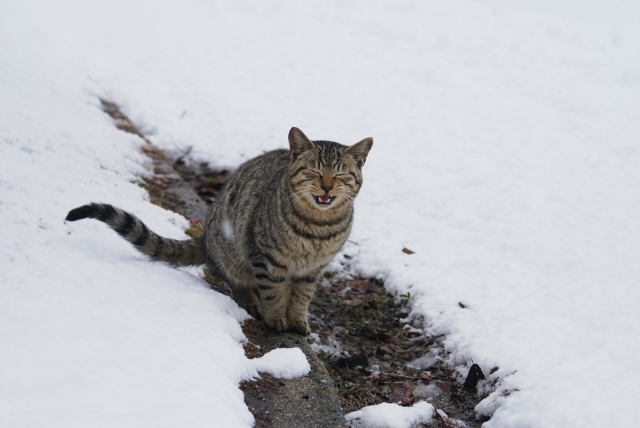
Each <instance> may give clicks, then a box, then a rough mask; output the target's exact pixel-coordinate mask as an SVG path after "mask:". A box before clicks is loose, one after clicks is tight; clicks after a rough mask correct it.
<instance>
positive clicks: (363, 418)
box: [345, 401, 434, 428]
mask: <svg viewBox="0 0 640 428" xmlns="http://www.w3.org/2000/svg"><path fill="white" fill-rule="evenodd" d="M433 412H434V410H433V406H432V405H431V404H429V403H427V402H425V401H420V402H418V403H416V404H414V405H413V406H411V407H401V406H398V405H397V404H394V403H380V404H377V405H375V406H367V407H364V408H363V409H360V410H357V411H355V412H351V413H347V415H346V416H345V417H346V419H347V421H350V422H351V424H350V426H352V427H363V428H364V427H367V428H386V427H396V428H411V427H412V426H415V425H416V424H419V423H427V422H430V421H431V418H432V416H433Z"/></svg>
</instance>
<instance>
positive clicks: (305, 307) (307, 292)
mask: <svg viewBox="0 0 640 428" xmlns="http://www.w3.org/2000/svg"><path fill="white" fill-rule="evenodd" d="M319 277H320V275H319V274H316V275H310V276H306V277H303V278H295V279H294V280H293V281H291V297H290V298H289V306H288V307H287V320H288V322H289V330H291V331H294V332H296V333H300V334H302V335H305V336H306V335H308V334H309V333H311V330H310V329H309V322H308V321H307V315H308V312H309V303H311V299H312V298H313V293H314V292H315V290H316V283H317V282H318V280H319Z"/></svg>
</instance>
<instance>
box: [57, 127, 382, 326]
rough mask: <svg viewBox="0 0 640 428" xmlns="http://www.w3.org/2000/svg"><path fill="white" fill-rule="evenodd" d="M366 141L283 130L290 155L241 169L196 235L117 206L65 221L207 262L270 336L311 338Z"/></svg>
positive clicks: (270, 155) (177, 257) (345, 231)
mask: <svg viewBox="0 0 640 428" xmlns="http://www.w3.org/2000/svg"><path fill="white" fill-rule="evenodd" d="M372 146H373V139H372V138H365V139H363V140H362V141H360V142H358V143H356V144H354V145H352V146H344V145H341V144H338V143H335V142H331V141H311V140H310V139H309V138H307V136H306V135H305V134H304V133H303V132H302V131H301V130H299V129H298V128H295V127H294V128H291V130H290V131H289V150H286V149H280V150H274V151H271V152H267V153H265V154H263V155H260V156H258V157H256V158H253V159H251V160H249V161H247V162H245V163H244V164H242V165H241V166H240V167H239V168H238V170H237V171H236V172H235V173H234V174H233V175H232V176H231V178H230V179H229V181H228V182H227V184H226V186H225V188H224V189H223V190H222V192H221V193H220V194H219V195H218V197H217V198H216V199H215V201H214V202H213V204H212V206H211V207H210V208H209V212H208V214H207V218H206V220H205V223H204V230H205V233H204V235H202V236H200V237H198V238H195V239H190V240H185V241H181V240H175V239H168V238H163V237H161V236H159V235H157V234H156V233H154V232H153V231H151V230H150V229H149V228H148V227H147V226H146V225H145V224H144V223H142V221H141V220H139V219H138V218H136V217H135V216H133V215H132V214H129V213H127V212H125V211H123V210H121V209H119V208H116V207H113V206H111V205H107V204H97V203H91V204H88V205H84V206H81V207H78V208H75V209H73V210H71V211H70V212H69V214H68V215H67V217H66V220H68V221H76V220H80V219H84V218H94V219H97V220H100V221H102V222H104V223H106V224H107V225H109V226H110V227H111V228H112V229H114V230H115V231H116V232H117V233H119V234H120V235H121V236H122V237H123V238H124V239H126V240H127V241H129V242H130V243H131V244H133V245H134V246H135V247H136V248H137V249H138V250H139V251H141V252H142V253H144V254H146V255H147V256H149V257H151V258H152V259H154V260H160V261H164V262H168V263H170V264H172V265H175V266H189V265H201V264H205V263H206V265H207V267H208V268H209V270H210V271H211V272H212V273H213V274H214V275H215V276H217V277H219V278H221V279H223V280H224V281H225V282H226V283H227V284H228V285H229V287H230V288H231V290H232V293H233V298H234V300H235V301H236V302H237V303H238V304H239V305H240V306H241V307H243V308H244V309H245V310H246V311H247V312H248V313H249V314H250V315H252V316H253V317H255V318H257V319H264V322H265V323H266V325H267V326H268V327H269V328H271V329H272V330H274V331H276V332H284V331H293V332H296V333H300V334H303V335H308V334H309V333H310V329H309V324H308V319H307V317H308V308H309V303H310V301H311V299H312V297H313V294H314V291H315V285H316V283H317V281H318V280H319V279H320V278H321V276H322V275H323V272H324V269H325V268H326V266H327V264H328V263H329V262H330V261H331V259H333V257H334V256H335V255H336V253H337V252H338V251H339V250H340V248H341V247H342V245H343V244H344V243H345V241H346V240H347V237H348V236H349V232H350V231H351V226H352V224H353V202H354V198H355V197H356V195H357V194H358V192H359V191H360V188H361V186H362V167H363V165H364V164H365V161H366V159H367V155H368V154H369V150H371V147H372Z"/></svg>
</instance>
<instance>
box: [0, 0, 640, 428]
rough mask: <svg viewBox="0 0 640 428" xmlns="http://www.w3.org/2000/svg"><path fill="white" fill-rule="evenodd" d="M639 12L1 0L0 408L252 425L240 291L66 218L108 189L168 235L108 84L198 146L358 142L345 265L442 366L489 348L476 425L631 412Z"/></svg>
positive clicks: (467, 361)
mask: <svg viewBox="0 0 640 428" xmlns="http://www.w3.org/2000/svg"><path fill="white" fill-rule="evenodd" d="M638 5H639V3H637V2H634V1H632V0H628V1H625V0H615V1H604V0H602V1H599V0H588V1H583V2H577V1H574V0H559V1H554V2H552V1H551V0H544V1H538V2H527V1H524V0H518V1H510V2H507V1H503V0H482V1H463V0H451V1H448V2H435V1H424V2H414V1H410V0H403V1H396V2H384V1H382V0H375V1H367V2H364V1H353V2H344V1H340V0H329V1H319V0H318V1H316V0H313V1H306V2H294V1H292V0H274V1H270V2H258V1H249V0H247V1H243V2H206V1H196V0H193V1H188V2H178V1H175V0H156V1H153V2H151V1H142V0H134V1H124V0H113V1H110V2H107V3H104V2H101V3H95V2H79V1H74V0H59V1H56V2H46V1H33V2H19V1H16V0H5V1H4V2H2V4H1V5H0V74H1V76H2V80H1V81H0V98H1V99H2V102H1V103H0V228H1V229H0V230H1V232H2V234H1V236H2V240H1V241H0V343H1V344H2V345H1V346H0V420H2V421H3V424H6V425H7V426H29V427H32V426H47V427H49V426H65V427H69V426H114V425H118V426H120V425H130V426H131V425H136V426H141V425H144V426H155V425H170V426H204V425H208V426H211V425H212V424H218V425H220V426H229V427H233V426H250V425H251V424H252V421H253V418H252V416H251V414H250V413H249V411H248V410H247V408H246V406H245V405H244V403H243V400H242V394H241V392H240V390H239V389H238V384H239V382H240V381H241V380H243V379H247V378H251V377H252V376H254V375H255V370H256V364H257V362H256V361H251V360H249V359H247V358H246V357H245V356H244V353H243V350H242V346H241V342H242V341H243V340H245V339H244V336H243V334H242V332H241V330H240V326H239V323H240V322H241V321H242V320H243V319H245V317H246V316H247V315H246V314H245V313H244V311H241V310H240V309H239V308H238V307H237V306H236V305H235V303H233V302H232V301H231V300H230V299H228V298H226V297H224V296H221V295H219V294H217V293H215V292H213V291H211V290H209V289H208V288H207V287H206V286H205V284H204V283H203V282H202V281H201V280H200V279H199V278H197V274H198V273H197V272H196V271H193V272H189V271H181V270H175V269H172V268H170V267H168V266H166V265H164V264H161V263H152V262H150V261H148V260H146V259H145V258H144V257H143V256H141V255H139V254H138V253H137V252H136V251H135V250H134V249H133V248H132V247H131V246H130V245H128V244H127V243H126V242H124V241H123V240H122V239H121V238H119V237H118V236H117V235H116V234H114V233H113V232H112V231H111V230H109V229H108V228H107V227H106V226H104V225H103V224H101V223H99V222H96V221H88V220H87V221H83V222H79V223H74V224H65V223H64V221H63V219H64V217H65V215H66V213H67V212H68V210H69V209H71V208H74V207H76V206H78V205H81V204H84V203H87V202H90V201H96V202H107V203H112V204H115V205H117V206H119V207H122V208H124V209H126V210H128V211H131V212H134V213H135V214H136V215H138V216H139V217H140V218H142V219H143V220H144V221H145V222H146V223H147V224H148V225H149V226H150V227H152V228H153V229H154V230H156V231H157V232H159V233H161V234H163V235H165V236H169V237H173V238H186V235H184V233H183V232H182V231H183V230H184V229H185V228H186V227H187V222H186V220H184V219H182V218H180V217H179V216H177V215H175V214H173V213H170V212H167V211H165V210H162V209H160V208H158V207H156V206H153V205H151V204H150V203H149V202H148V196H147V195H146V193H145V191H144V190H143V189H141V188H140V187H139V186H138V185H137V184H135V183H134V182H135V180H136V178H137V176H138V175H140V174H144V173H145V172H146V171H147V168H148V167H149V164H148V161H147V160H146V159H145V157H144V156H143V155H142V154H141V153H140V152H139V150H138V148H139V146H140V145H141V144H142V143H141V141H140V140H139V138H137V137H135V136H132V135H130V134H125V133H123V132H120V131H118V130H116V129H115V128H114V127H113V125H112V123H111V122H110V119H109V118H108V117H107V116H106V115H105V114H104V113H102V112H101V111H100V106H99V101H98V98H99V97H103V98H107V99H110V100H113V101H115V102H117V103H119V104H120V105H122V106H123V107H124V109H125V111H126V113H127V114H128V115H130V116H131V117H132V118H133V119H134V120H135V121H136V122H137V123H140V124H142V125H143V128H144V129H145V131H147V132H148V133H150V134H151V137H150V138H151V139H152V140H153V141H154V142H155V143H157V144H159V145H160V146H162V147H163V148H165V149H167V150H170V151H174V152H181V151H183V150H186V149H187V148H188V147H190V146H192V147H193V151H192V153H193V154H194V155H195V156H196V157H197V158H199V159H202V160H208V161H210V162H211V163H212V164H213V165H214V166H219V167H226V168H234V167H236V166H237V165H238V164H239V163H240V162H242V161H243V160H246V159H248V158H251V157H253V156H255V155H257V154H260V153H262V152H264V151H267V150H271V149H274V148H279V147H285V146H286V135H287V132H288V130H289V128H290V127H291V126H298V127H300V128H301V129H302V130H303V131H304V132H305V133H306V134H307V135H308V136H310V137H311V138H312V139H333V140H336V141H339V142H342V143H345V144H352V143H355V142H357V141H359V140H361V139H362V138H364V137H367V136H372V137H374V141H375V143H374V147H373V149H372V151H371V154H370V156H369V159H368V161H367V164H366V166H365V167H364V177H365V184H364V187H363V190H362V192H361V195H360V196H359V198H358V200H357V202H356V205H357V210H356V211H357V213H356V223H355V226H354V230H353V233H352V236H351V238H350V240H351V241H352V242H354V243H355V244H349V246H348V247H347V248H345V252H348V253H349V255H351V256H352V259H351V260H352V262H353V266H352V269H353V271H354V273H359V274H363V275H376V276H379V277H381V278H384V279H385V284H386V285H387V287H388V288H389V290H390V291H392V292H399V293H406V292H410V293H411V296H412V302H411V303H412V305H413V306H412V307H413V313H412V317H413V318H414V319H415V320H416V322H418V321H421V322H424V323H425V324H426V325H427V326H428V327H429V329H430V331H432V332H433V333H445V334H446V342H445V343H446V346H447V350H448V351H449V352H451V354H450V357H449V362H450V363H451V364H454V365H456V366H457V367H458V369H459V372H460V374H461V378H462V375H463V374H464V373H465V372H466V370H468V367H469V366H470V365H471V364H472V361H473V362H475V363H477V364H479V365H480V366H481V367H482V369H483V371H484V372H485V374H487V375H488V374H489V372H490V371H491V369H492V368H494V367H498V369H497V371H495V372H494V373H493V374H491V375H490V376H488V377H489V378H490V379H489V380H490V381H491V380H494V379H496V378H499V382H498V389H497V390H496V391H495V392H494V393H493V394H491V395H490V396H489V397H488V398H487V399H485V400H484V401H483V402H481V403H480V404H479V405H478V407H477V410H478V412H481V413H484V414H492V415H493V416H492V419H491V420H490V421H489V422H487V423H486V424H485V426H486V427H567V426H580V427H601V426H616V427H626V426H635V425H636V424H637V421H638V420H640V410H639V408H638V406H637V403H636V398H637V397H638V396H640V370H639V369H638V368H637V361H638V359H639V358H638V357H640V345H639V344H638V340H637V338H638V337H640V312H639V311H638V309H637V305H638V302H639V301H640V287H639V285H640V284H639V278H640V216H639V215H638V212H640V198H639V197H638V195H640V168H639V167H638V165H640V147H639V140H638V135H640V120H639V117H640V116H639V106H640V34H639V33H640V31H639V28H640V26H638V22H637V21H638V16H640V10H639V9H640V6H638ZM403 247H407V248H410V249H411V250H413V251H415V254H412V255H408V254H405V253H403V252H402V251H401V250H402V248H403ZM459 302H460V303H463V304H464V306H466V308H464V309H463V308H461V307H460V306H459ZM428 351H429V350H425V354H427V353H428ZM289 357H292V356H291V355H289ZM292 358H293V359H294V360H296V361H298V360H297V358H298V357H292ZM276 360H277V359H276ZM289 360H290V359H289V358H288V357H287V358H283V359H282V361H281V362H280V363H278V361H276V362H269V364H268V366H269V367H270V369H273V370H283V372H281V373H283V374H286V372H285V371H286V366H287V364H288V362H289ZM298 362H302V361H301V360H299V361H298ZM302 372H303V370H302V369H300V370H299V371H298V373H302ZM484 387H486V383H485V384H484V386H481V388H484ZM416 406H418V405H416ZM416 406H414V408H415V407H416ZM419 406H426V404H420V405H419ZM380 409H383V410H382V411H381V413H382V414H383V415H392V414H395V413H392V412H395V411H402V412H405V413H406V412H409V411H410V409H396V408H395V407H389V406H381V407H380ZM384 409H386V410H384ZM390 409H393V410H390ZM363 411H368V410H363ZM380 420H383V419H382V417H380ZM393 424H394V422H390V423H389V425H388V426H394V425H393Z"/></svg>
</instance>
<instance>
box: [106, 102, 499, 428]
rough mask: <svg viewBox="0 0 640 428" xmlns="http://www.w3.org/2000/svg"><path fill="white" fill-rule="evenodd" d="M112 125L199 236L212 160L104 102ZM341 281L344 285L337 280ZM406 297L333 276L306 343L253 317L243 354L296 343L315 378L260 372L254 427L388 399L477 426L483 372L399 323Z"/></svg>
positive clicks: (213, 179)
mask: <svg viewBox="0 0 640 428" xmlns="http://www.w3.org/2000/svg"><path fill="white" fill-rule="evenodd" d="M102 104H103V109H104V111H105V112H106V113H107V114H109V115H110V116H111V117H112V118H113V120H114V123H115V124H116V126H117V127H118V128H119V129H121V130H123V131H125V132H130V133H133V134H135V135H138V136H139V137H140V138H142V139H143V140H144V145H143V147H142V150H143V152H145V153H146V154H147V155H148V156H149V157H150V158H151V159H152V161H153V165H154V171H153V174H149V176H145V177H141V181H140V185H141V186H143V187H145V188H146V189H147V190H148V191H149V194H150V195H151V201H152V202H153V203H155V204H157V205H160V206H162V207H164V208H167V209H171V210H173V211H176V212H178V213H180V214H182V215H184V216H185V217H186V218H188V219H189V220H190V221H191V223H192V227H191V229H189V231H187V232H188V233H189V234H190V235H192V236H198V235H200V234H202V233H203V228H202V222H203V221H204V218H205V216H206V210H207V204H208V203H211V202H212V201H213V200H214V199H215V196H216V195H217V193H218V192H219V191H220V189H221V188H222V186H224V183H226V181H227V180H228V177H229V171H216V170H213V169H211V168H210V167H209V165H208V164H207V163H203V162H195V161H193V160H191V159H188V153H186V154H184V153H183V154H182V155H180V156H177V157H176V158H175V159H171V158H170V157H168V156H167V155H166V154H165V153H164V152H163V151H161V150H159V149H157V148H156V147H155V146H153V144H152V142H151V141H150V140H149V139H148V138H147V137H146V136H144V135H142V133H141V132H140V130H139V128H138V127H137V126H136V125H135V124H134V123H132V122H131V121H130V120H129V118H128V117H126V115H124V114H123V113H122V112H121V111H120V109H119V108H118V106H117V104H115V103H112V102H109V101H102ZM339 278H342V279H339ZM205 279H206V280H207V281H208V282H209V284H210V285H211V287H212V288H214V289H215V290H217V291H219V292H222V293H227V294H228V293H229V290H228V288H227V287H226V286H225V285H224V283H222V282H221V281H219V280H217V279H215V278H213V277H211V276H207V277H206V278H205ZM410 297H411V296H409V295H406V296H403V295H401V296H390V295H388V294H386V291H385V289H384V284H383V283H381V282H379V281H377V280H375V279H368V278H351V277H349V276H348V275H346V274H345V272H328V273H327V274H326V276H325V278H324V279H323V280H322V281H321V283H320V284H319V286H318V290H317V293H316V297H315V299H314V301H313V302H312V304H311V308H310V313H311V315H310V324H311V329H312V331H313V333H312V335H311V336H310V337H308V338H303V337H301V336H298V335H294V334H276V333H272V332H270V331H268V330H267V329H266V328H265V327H264V325H263V324H262V323H259V322H256V321H253V320H250V321H247V322H245V323H244V325H243V331H244V333H245V335H246V336H247V338H248V339H249V342H248V343H247V345H246V346H245V353H246V355H247V356H248V357H249V358H255V357H259V356H261V355H263V354H265V353H266V352H268V351H270V350H272V349H275V348H278V347H293V346H296V347H299V348H300V349H302V351H303V352H304V353H305V354H306V355H307V359H308V360H309V362H310V364H311V366H312V372H311V373H310V374H309V375H308V376H305V377H302V378H298V379H292V380H280V379H273V378H271V377H270V376H268V375H263V376H262V378H261V379H259V380H257V381H253V382H245V383H243V384H242V385H241V389H242V391H243V392H244V394H245V402H246V403H247V406H248V407H249V409H250V411H251V412H252V413H253V415H254V417H255V419H256V426H258V427H296V428H297V427H301V426H304V427H310V428H313V427H339V426H346V422H345V420H344V417H343V415H344V412H350V411H355V410H358V409H360V408H362V407H364V406H367V405H372V404H379V403H383V402H387V403H398V404H401V405H404V406H409V405H412V404H413V403H415V402H417V401H422V400H426V401H428V402H430V403H431V404H433V405H434V407H435V408H436V409H437V410H438V412H437V413H436V415H435V417H434V421H433V422H432V423H431V424H429V425H423V426H430V427H458V426H467V427H479V426H480V425H481V424H482V422H484V420H479V419H477V418H476V414H475V412H474V407H475V405H476V404H477V403H478V402H479V401H480V400H481V399H482V398H484V396H486V395H487V394H488V391H486V392H485V393H484V394H482V396H479V395H478V393H477V392H476V388H475V385H476V382H477V381H478V380H479V379H481V378H482V373H481V372H478V370H479V368H477V369H476V368H475V367H477V366H474V368H473V370H471V371H470V374H469V376H467V379H466V382H465V383H463V381H465V379H460V378H459V376H457V375H456V373H455V372H454V371H453V370H452V369H451V368H450V367H448V366H447V365H446V363H445V360H446V358H445V357H446V354H445V351H444V349H443V347H442V344H441V339H442V338H441V337H440V336H429V335H428V334H426V333H425V331H424V329H423V328H421V326H420V325H412V324H409V323H407V322H405V321H402V320H403V319H404V318H406V316H407V315H408V313H409V304H410Z"/></svg>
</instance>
